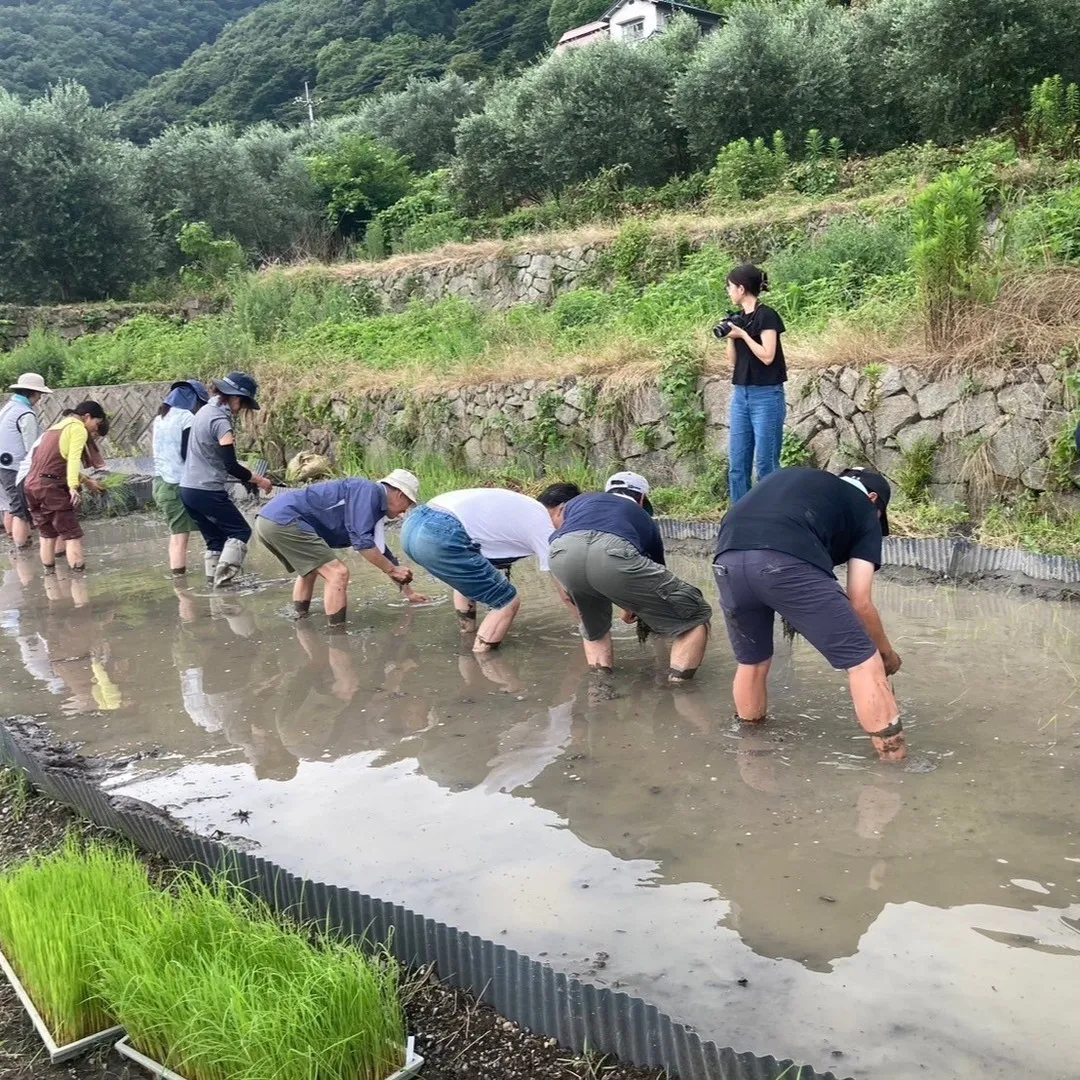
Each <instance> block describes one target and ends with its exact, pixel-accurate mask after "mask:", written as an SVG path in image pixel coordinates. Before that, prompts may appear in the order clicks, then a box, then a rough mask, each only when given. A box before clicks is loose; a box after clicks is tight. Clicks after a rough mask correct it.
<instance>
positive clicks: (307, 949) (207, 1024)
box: [99, 875, 405, 1080]
mask: <svg viewBox="0 0 1080 1080" xmlns="http://www.w3.org/2000/svg"><path fill="white" fill-rule="evenodd" d="M126 929H127V932H126V933H124V934H123V935H119V936H116V937H114V938H113V939H112V940H111V942H110V948H109V949H108V950H107V951H103V953H102V954H101V958H100V964H99V968H100V971H99V979H100V989H101V994H102V996H103V997H104V998H105V999H106V1000H108V1001H109V1002H110V1003H111V1005H112V1007H113V1008H114V1010H115V1013H116V1015H117V1017H118V1018H119V1020H120V1022H121V1023H122V1024H123V1025H124V1027H125V1028H126V1029H127V1031H128V1034H129V1036H130V1037H131V1040H132V1042H133V1043H134V1045H135V1046H136V1047H137V1048H138V1049H139V1050H141V1051H142V1052H143V1053H145V1054H148V1055H149V1056H150V1057H153V1058H154V1059H155V1060H157V1061H159V1062H161V1063H163V1064H165V1065H168V1067H169V1068H171V1069H173V1070H175V1071H176V1072H178V1073H180V1074H181V1075H182V1076H184V1077H186V1078H187V1080H383V1078H384V1077H387V1076H389V1075H390V1074H391V1073H393V1072H395V1071H397V1070H398V1069H400V1068H401V1067H402V1066H403V1064H404V1047H405V1019H404V1013H403V1010H402V1006H401V1002H400V997H399V970H398V967H397V964H396V963H395V962H394V961H393V960H392V959H391V958H390V957H388V956H378V957H374V958H373V957H369V956H366V955H364V954H363V953H361V952H360V951H359V950H357V949H355V948H352V947H350V946H348V945H345V944H342V943H340V942H337V941H334V940H331V939H330V938H329V937H326V936H323V935H316V936H315V937H314V938H312V936H311V935H310V934H309V933H307V932H305V931H303V930H301V929H299V928H289V927H283V926H282V924H281V923H279V922H278V920H276V919H275V918H274V917H273V915H272V914H271V913H270V912H269V910H268V909H267V908H265V907H264V906H263V905H261V904H259V903H257V902H255V901H253V900H251V899H250V898H249V897H248V896H247V895H246V894H245V893H243V892H242V891H241V890H239V889H238V888H236V887H235V886H233V885H230V884H228V883H227V882H225V881H224V880H220V879H219V880H216V881H214V882H212V883H210V884H206V883H204V882H203V881H201V880H200V879H199V878H197V877H195V876H193V875H192V876H183V877H181V878H179V879H178V880H177V882H176V884H175V887H174V889H173V895H172V897H171V898H169V899H168V900H167V901H164V902H162V903H161V904H160V905H159V907H158V909H157V911H156V918H155V920H154V922H153V924H152V925H147V924H146V922H145V920H140V919H134V920H132V921H131V924H130V925H129V926H128V927H127V928H126Z"/></svg>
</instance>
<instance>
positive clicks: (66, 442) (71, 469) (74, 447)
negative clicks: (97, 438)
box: [50, 416, 90, 489]
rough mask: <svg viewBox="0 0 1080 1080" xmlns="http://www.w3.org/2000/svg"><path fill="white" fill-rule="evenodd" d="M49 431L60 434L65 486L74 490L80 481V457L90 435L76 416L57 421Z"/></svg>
mask: <svg viewBox="0 0 1080 1080" xmlns="http://www.w3.org/2000/svg"><path fill="white" fill-rule="evenodd" d="M50 430H51V431H59V432H60V453H61V455H62V456H63V458H64V460H65V461H66V462H67V486H68V487H69V488H72V489H75V488H77V487H78V486H79V484H80V483H81V480H82V456H83V451H84V450H85V449H86V443H87V441H88V440H89V438H90V433H89V432H88V431H87V430H86V425H85V424H84V423H83V422H82V421H81V420H80V419H79V418H78V417H77V416H65V417H64V418H63V419H62V420H57V422H56V423H55V424H53V426H52V428H50Z"/></svg>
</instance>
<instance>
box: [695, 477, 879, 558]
mask: <svg viewBox="0 0 1080 1080" xmlns="http://www.w3.org/2000/svg"><path fill="white" fill-rule="evenodd" d="M760 549H765V550H768V551H783V552H785V553H786V554H788V555H794V556H795V558H797V559H802V560H803V561H804V562H808V563H811V564H812V565H814V566H819V567H821V569H822V570H824V571H825V572H826V573H827V574H832V573H833V567H834V566H839V565H840V564H841V563H846V562H847V561H848V559H865V560H866V562H871V563H873V564H874V568H875V569H877V568H879V567H880V566H881V522H880V521H879V520H878V514H877V510H876V509H875V508H874V504H873V503H872V502H871V501H870V499H869V498H868V497H867V496H866V495H865V494H864V493H863V492H862V491H860V490H859V489H858V488H857V487H855V486H854V485H853V484H849V483H848V482H847V481H846V480H841V479H840V477H839V476H834V475H833V474H832V473H827V472H821V471H820V470H818V469H781V470H780V471H779V472H774V473H770V474H769V475H768V476H766V477H765V479H764V480H762V481H761V482H760V483H759V484H758V485H757V486H756V487H753V488H751V489H750V492H749V494H747V495H744V496H743V497H742V498H741V499H740V500H739V501H738V502H737V503H736V504H735V505H734V506H733V507H732V508H731V509H730V510H729V511H728V512H727V514H726V515H725V517H724V520H723V521H722V522H721V524H720V535H719V537H718V538H717V541H716V554H717V555H721V554H723V553H724V552H725V551H757V550H760ZM833 576H834V577H835V575H833Z"/></svg>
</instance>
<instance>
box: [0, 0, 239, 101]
mask: <svg viewBox="0 0 1080 1080" xmlns="http://www.w3.org/2000/svg"><path fill="white" fill-rule="evenodd" d="M257 3H259V0H34V2H32V3H19V2H15V3H12V2H11V0H6V2H4V3H0V87H3V88H4V89H6V90H9V91H11V93H13V94H17V95H19V96H22V97H34V96H37V95H39V94H41V93H42V92H43V91H44V90H45V89H46V88H47V87H48V86H49V85H50V84H51V83H54V82H59V81H60V80H62V79H66V80H74V81H76V82H78V83H81V84H82V85H83V86H85V87H86V88H87V90H89V92H90V98H91V100H92V101H93V102H94V104H96V105H101V104H104V103H105V102H107V101H119V100H120V98H122V97H126V96H127V95H128V94H130V93H132V92H133V91H134V90H137V89H138V88H139V87H141V86H145V85H146V82H147V80H148V79H150V77H151V76H153V75H157V74H158V73H159V72H162V71H167V70H168V69H170V68H175V67H177V66H178V65H179V64H181V63H183V61H184V60H185V59H186V58H187V57H188V56H189V55H190V54H191V52H192V51H193V50H195V49H197V48H198V47H199V46H200V45H202V44H203V43H204V42H208V41H213V40H214V39H215V38H216V37H217V36H218V34H219V33H220V32H221V30H222V29H223V28H224V27H225V26H226V25H227V24H228V23H230V22H232V21H233V20H234V19H236V18H238V17H239V16H241V15H244V14H245V13H246V12H248V11H250V10H251V8H253V7H255V5H256V4H257Z"/></svg>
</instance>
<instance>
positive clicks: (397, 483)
mask: <svg viewBox="0 0 1080 1080" xmlns="http://www.w3.org/2000/svg"><path fill="white" fill-rule="evenodd" d="M379 483H380V484H386V485H387V486H388V487H392V488H397V489H398V491H400V492H401V493H402V495H404V496H405V497H406V498H407V499H408V500H409V502H411V503H412V504H413V505H414V506H415V505H416V504H417V503H418V502H419V501H420V481H419V480H417V479H416V477H415V476H414V475H413V474H412V473H411V472H409V470H408V469H395V470H394V471H393V472H392V473H391V474H390V475H389V476H384V477H383V478H382V479H381V480H380V481H379Z"/></svg>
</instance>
